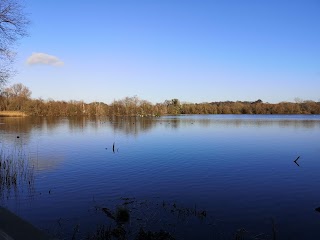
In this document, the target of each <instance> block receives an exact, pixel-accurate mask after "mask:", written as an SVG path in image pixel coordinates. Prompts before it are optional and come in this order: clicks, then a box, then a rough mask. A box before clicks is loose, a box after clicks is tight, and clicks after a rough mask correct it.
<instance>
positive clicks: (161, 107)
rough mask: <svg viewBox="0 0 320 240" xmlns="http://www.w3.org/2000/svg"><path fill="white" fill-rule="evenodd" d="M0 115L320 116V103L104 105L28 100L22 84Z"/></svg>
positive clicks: (3, 98) (3, 102) (2, 95)
mask: <svg viewBox="0 0 320 240" xmlns="http://www.w3.org/2000/svg"><path fill="white" fill-rule="evenodd" d="M0 111H20V112H24V113H26V114H27V115H29V116H65V117H69V116H162V115H176V114H320V102H314V101H302V100H297V101H296V102H280V103H277V104H272V103H264V102H263V101H262V100H260V99H259V100H257V101H254V102H248V101H246V102H243V101H237V102H232V101H225V102H207V103H185V102H180V101H179V99H171V100H165V101H164V102H163V103H156V104H153V103H151V102H149V101H147V100H141V99H139V98H138V97H137V96H133V97H125V98H123V99H120V100H115V101H113V102H112V103H111V104H106V103H103V102H92V103H85V102H84V101H76V100H70V101H55V100H53V99H48V100H44V99H41V98H38V99H33V98H31V91H30V90H29V88H28V87H26V86H24V85H23V84H21V83H18V84H13V85H12V86H10V87H7V88H4V89H2V91H1V92H0Z"/></svg>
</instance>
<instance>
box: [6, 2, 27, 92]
mask: <svg viewBox="0 0 320 240" xmlns="http://www.w3.org/2000/svg"><path fill="white" fill-rule="evenodd" d="M28 24H29V20H28V18H27V17H26V14H25V12H24V7H23V5H22V3H21V1H20V0H0V90H1V88H2V86H3V84H4V83H5V82H6V81H7V80H8V78H9V77H10V74H11V73H12V71H11V68H10V66H11V64H12V61H13V58H14V56H15V54H14V52H13V47H14V45H15V44H16V42H17V41H18V40H19V39H20V38H22V37H24V36H26V35H27V31H26V29H27V26H28Z"/></svg>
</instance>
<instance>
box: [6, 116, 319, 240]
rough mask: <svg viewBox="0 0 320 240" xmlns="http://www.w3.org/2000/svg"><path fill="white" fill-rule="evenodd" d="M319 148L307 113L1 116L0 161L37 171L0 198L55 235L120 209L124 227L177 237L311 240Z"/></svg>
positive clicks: (313, 119)
mask: <svg viewBox="0 0 320 240" xmlns="http://www.w3.org/2000/svg"><path fill="white" fill-rule="evenodd" d="M18 136H19V138H18ZM319 143H320V116H312V115H310V116H296V115H293V116H282V115H281V116H279V115H275V116H273V115H270V116H264V115H262V116H256V115H255V116H252V115H188V116H166V117H161V118H112V119H109V118H105V119H89V118H72V119H66V118H63V119H61V118H46V119H45V118H0V150H1V151H2V155H3V154H5V156H9V155H10V154H11V155H12V154H13V155H14V154H16V155H17V154H21V153H23V154H25V156H26V157H25V158H26V159H27V160H28V162H29V165H28V166H29V168H30V169H32V171H33V173H32V174H29V175H28V176H27V178H21V179H20V180H19V182H18V184H16V185H11V186H6V185H5V186H2V187H1V191H2V192H1V198H0V202H1V205H2V206H6V207H8V208H9V209H10V210H12V211H13V212H15V213H17V214H18V215H19V216H21V217H23V218H25V219H27V220H28V221H30V222H31V223H33V224H34V225H36V226H37V227H40V228H42V229H46V230H47V231H49V232H50V233H52V234H56V235H57V236H60V237H62V238H70V237H72V236H76V238H78V239H81V238H83V237H85V236H87V233H88V232H93V231H94V230H95V229H96V227H97V225H99V224H106V225H110V224H112V220H111V219H109V218H108V217H107V216H106V214H104V213H103V211H101V209H102V208H103V207H108V208H109V209H113V210H114V209H116V206H117V205H119V204H120V205H125V206H126V207H128V208H129V209H130V210H131V213H132V219H131V223H130V224H131V226H132V228H139V226H140V225H143V226H144V227H146V228H147V229H151V230H157V229H160V228H165V229H166V230H168V231H170V232H172V233H173V235H174V236H176V238H178V239H234V236H235V232H236V231H237V229H242V228H243V229H245V230H246V231H247V233H246V236H247V237H248V239H249V237H252V236H259V234H264V235H260V236H261V239H263V238H262V236H269V238H271V237H272V234H273V230H275V231H276V234H277V239H319V238H320V230H319V229H320V228H319V227H320V213H319V212H317V211H315V208H317V207H320V191H319V190H318V189H319V184H320V174H319V171H320V145H319ZM113 144H114V147H113ZM298 156H300V158H299V159H298V160H297V162H296V163H298V164H296V163H295V162H294V160H295V159H297V157H298ZM23 166H24V169H25V165H23ZM28 171H29V170H28ZM23 179H25V180H23ZM195 212H196V213H195ZM204 213H205V214H204ZM273 221H274V224H273ZM132 234H133V233H132ZM258 239H259V238H258Z"/></svg>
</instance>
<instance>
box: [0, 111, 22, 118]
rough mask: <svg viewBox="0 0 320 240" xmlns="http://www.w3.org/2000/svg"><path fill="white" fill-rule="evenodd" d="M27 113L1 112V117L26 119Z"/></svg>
mask: <svg viewBox="0 0 320 240" xmlns="http://www.w3.org/2000/svg"><path fill="white" fill-rule="evenodd" d="M26 116H28V115H27V114H26V113H24V112H21V111H0V117H26Z"/></svg>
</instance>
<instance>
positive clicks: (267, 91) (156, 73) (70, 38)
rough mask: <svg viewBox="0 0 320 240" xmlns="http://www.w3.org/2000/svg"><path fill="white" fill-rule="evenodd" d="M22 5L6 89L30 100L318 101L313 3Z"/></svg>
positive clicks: (319, 60)
mask: <svg viewBox="0 0 320 240" xmlns="http://www.w3.org/2000/svg"><path fill="white" fill-rule="evenodd" d="M25 4H26V11H27V12H28V13H29V16H30V20H31V22H32V23H31V25H30V27H29V33H30V36H29V37H27V38H24V39H22V40H21V41H20V43H19V46H18V47H17V48H16V50H17V52H18V55H17V60H16V62H15V68H16V69H17V71H18V74H17V75H16V76H15V77H14V78H13V79H11V81H10V83H9V84H12V83H17V82H21V83H23V84H24V85H26V86H28V87H29V88H30V90H31V91H32V92H33V94H32V97H33V98H39V97H41V98H43V99H48V98H52V99H55V100H71V99H73V100H84V101H85V102H91V101H103V102H106V103H110V102H112V101H113V100H114V99H121V98H123V97H126V96H134V95H137V96H138V97H139V98H141V99H146V100H149V101H151V102H153V103H156V102H163V101H164V100H166V99H172V98H178V99H180V100H181V101H187V102H211V101H226V100H231V101H237V100H241V101H246V100H248V101H254V100H257V99H259V98H260V99H262V100H263V101H265V102H280V101H294V99H295V98H296V97H299V98H301V99H304V100H307V99H308V100H309V99H310V100H314V101H320V91H319V90H320V27H319V26H320V14H319V12H320V1H319V0H314V1H312V0H301V1H295V0H291V1H284V0H283V1H281V0H278V1H273V0H268V1H259V0H230V1H228V0H225V1H223V0H219V1H218V0H217V1H214V0H211V1H206V0H203V1H195V0H194V1H188V0H184V1H182V0H181V1H177V0H161V1H155V0H154V1H152V0H149V1H147V0H145V1H139V0H135V1H132V0H125V1H122V0H104V1H102V0H101V1H98V0H95V1H94V0H93V1H84V0H77V1H75V0H68V1H65V0H55V1H40V0H29V1H25ZM32 54H33V55H32ZM41 54H42V55H41ZM48 59H49V60H48Z"/></svg>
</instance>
